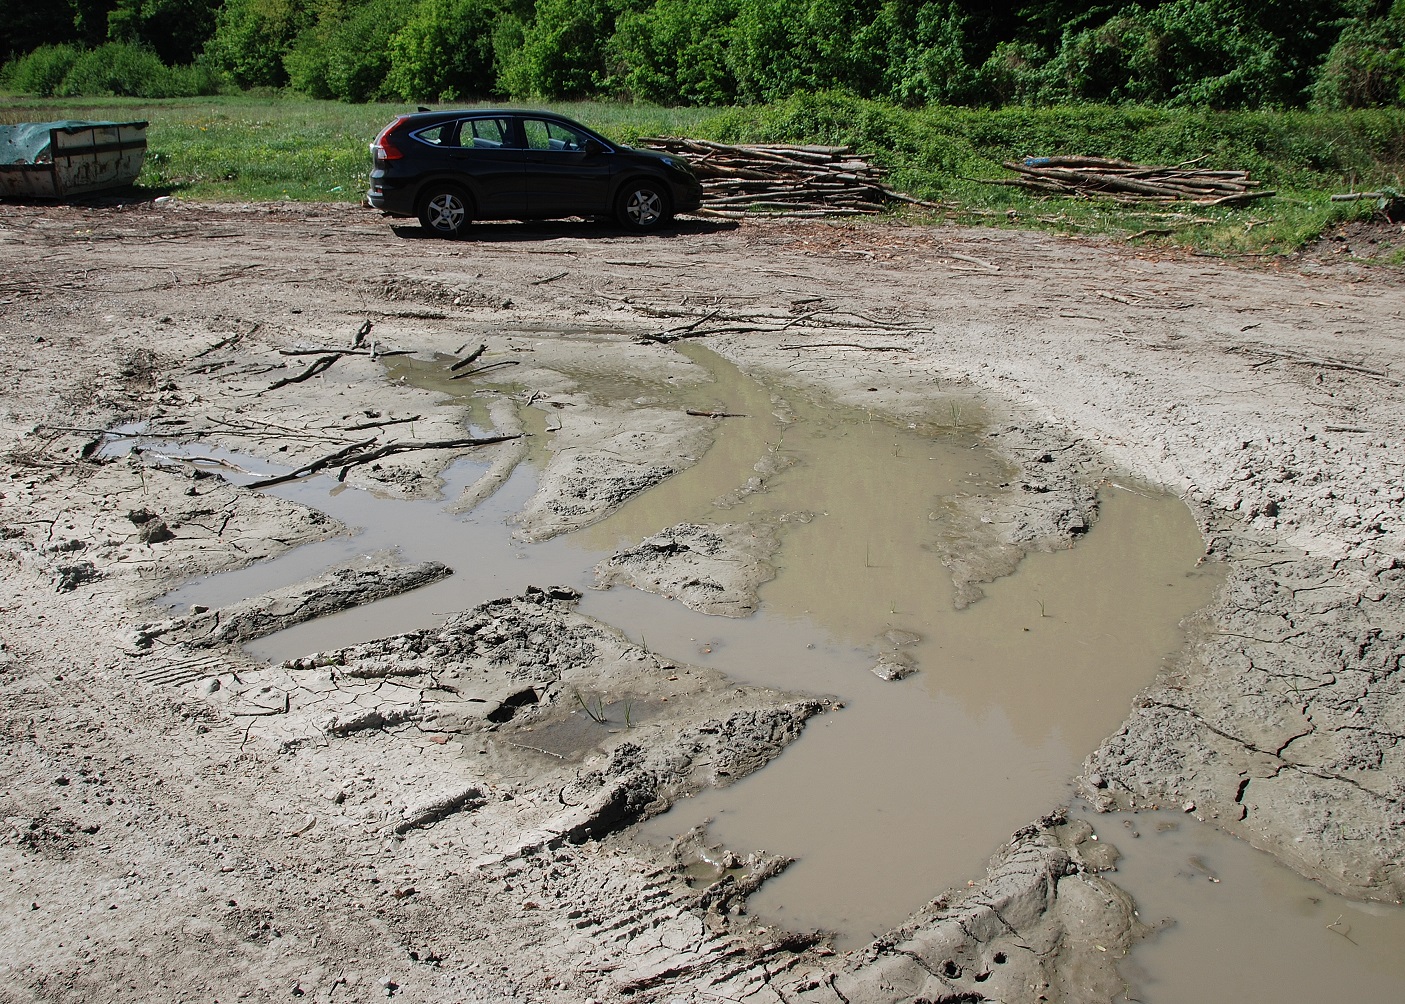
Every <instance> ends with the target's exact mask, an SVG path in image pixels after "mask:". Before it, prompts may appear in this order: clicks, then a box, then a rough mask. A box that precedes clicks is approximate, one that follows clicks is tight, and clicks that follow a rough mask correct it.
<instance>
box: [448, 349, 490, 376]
mask: <svg viewBox="0 0 1405 1004" xmlns="http://www.w3.org/2000/svg"><path fill="white" fill-rule="evenodd" d="M487 351H488V346H487V345H486V344H485V345H480V346H478V348H476V349H474V350H473V351H472V352H470V353H469V354H468V355H467V356H465V357H464V358H463V359H460V360H459V361H458V362H456V363H454V365H452V366H450V367H449V372H450V373H457V372H458V371H459V370H461V369H463V368H464V367H465V366H472V365H473V363H474V361H475V360H476V359H477V358H478V357H479V356H481V355H482V354H483V353H484V352H487Z"/></svg>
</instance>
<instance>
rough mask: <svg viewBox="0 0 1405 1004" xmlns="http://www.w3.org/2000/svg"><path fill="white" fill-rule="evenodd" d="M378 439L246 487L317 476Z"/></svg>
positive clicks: (283, 482) (367, 440)
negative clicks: (311, 475) (324, 469)
mask: <svg viewBox="0 0 1405 1004" xmlns="http://www.w3.org/2000/svg"><path fill="white" fill-rule="evenodd" d="M377 438H378V437H376V436H372V437H371V438H370V439H363V440H362V441H361V442H359V443H350V444H348V445H346V446H343V447H342V448H341V449H339V450H336V451H334V452H332V453H329V454H327V455H326V456H325V457H319V458H318V459H316V460H314V461H312V463H310V464H304V465H303V466H301V467H299V468H298V469H297V470H295V471H289V472H288V473H287V474H280V475H278V476H276V477H272V478H264V479H263V480H262V481H255V482H254V483H253V484H250V485H247V486H246V487H248V488H272V487H273V486H274V485H281V484H285V483H287V482H289V481H296V480H298V479H299V478H305V477H307V476H308V475H310V474H316V473H317V472H318V471H320V470H322V469H323V468H326V467H330V466H332V465H333V464H335V463H337V462H338V461H340V460H343V459H345V458H346V457H348V456H350V455H351V454H353V453H355V452H356V451H357V450H363V449H365V448H366V447H368V446H370V445H371V444H372V443H374V442H375V441H376V439H377Z"/></svg>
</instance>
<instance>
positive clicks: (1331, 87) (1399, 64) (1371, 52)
mask: <svg viewBox="0 0 1405 1004" xmlns="http://www.w3.org/2000/svg"><path fill="white" fill-rule="evenodd" d="M1402 6H1405V5H1402ZM1312 100H1313V104H1314V105H1315V106H1316V107H1319V108H1380V107H1383V106H1385V105H1394V104H1400V103H1401V102H1405V12H1402V14H1400V15H1398V16H1395V17H1389V18H1379V19H1376V20H1372V21H1360V20H1356V21H1351V22H1350V23H1348V24H1347V26H1346V27H1345V28H1344V29H1343V30H1342V33H1341V35H1340V36H1339V37H1338V38H1337V43H1336V45H1334V46H1332V51H1331V52H1330V53H1329V54H1328V56H1327V61H1326V62H1325V63H1324V64H1323V66H1322V69H1321V71H1320V72H1319V74H1318V77H1317V81H1316V82H1315V83H1314V84H1313V88H1312Z"/></svg>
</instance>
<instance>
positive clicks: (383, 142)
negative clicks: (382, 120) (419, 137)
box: [371, 115, 405, 160]
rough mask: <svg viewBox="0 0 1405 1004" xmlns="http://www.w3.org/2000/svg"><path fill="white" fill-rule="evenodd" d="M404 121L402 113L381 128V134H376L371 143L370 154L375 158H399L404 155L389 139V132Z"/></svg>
mask: <svg viewBox="0 0 1405 1004" xmlns="http://www.w3.org/2000/svg"><path fill="white" fill-rule="evenodd" d="M404 121H405V116H403V115H402V116H400V117H399V118H398V119H396V120H395V121H394V122H392V123H390V125H388V126H386V127H385V128H384V129H382V130H381V134H380V135H379V136H377V137H376V141H375V142H374V143H372V144H371V156H373V157H375V158H376V159H377V160H399V159H400V158H401V157H403V156H405V154H404V153H403V152H402V151H401V150H400V148H399V147H397V146H396V145H395V144H394V143H393V142H391V139H390V134H391V133H393V132H394V131H395V129H396V127H398V126H399V125H400V123H401V122H404Z"/></svg>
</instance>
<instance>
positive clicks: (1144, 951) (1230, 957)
mask: <svg viewBox="0 0 1405 1004" xmlns="http://www.w3.org/2000/svg"><path fill="white" fill-rule="evenodd" d="M1084 816H1085V818H1087V819H1088V821H1089V822H1090V823H1092V824H1094V826H1095V827H1096V828H1097V829H1098V831H1099V833H1100V834H1101V835H1102V837H1103V839H1105V840H1109V841H1111V842H1112V843H1113V844H1115V845H1116V846H1117V848H1118V850H1120V851H1121V852H1122V859H1121V860H1120V861H1119V862H1118V865H1117V872H1116V873H1115V874H1113V875H1110V876H1109V877H1110V878H1111V879H1112V880H1113V881H1115V882H1116V883H1117V884H1118V885H1120V886H1122V887H1123V888H1124V889H1126V890H1127V891H1128V892H1130V893H1131V894H1132V896H1133V897H1134V898H1135V899H1136V901H1137V906H1138V912H1139V913H1140V914H1141V918H1142V920H1144V921H1145V922H1146V923H1148V924H1150V925H1152V926H1153V927H1158V932H1157V933H1156V934H1154V935H1153V936H1152V937H1151V938H1149V939H1148V940H1147V941H1146V942H1145V943H1144V944H1142V945H1141V946H1139V947H1138V948H1136V949H1135V950H1134V951H1133V953H1132V956H1131V958H1130V959H1128V960H1126V961H1125V962H1123V964H1122V973H1123V975H1124V976H1125V977H1126V979H1127V981H1128V985H1129V986H1128V990H1127V992H1126V994H1125V996H1124V997H1123V999H1124V1000H1126V1001H1129V1002H1134V1001H1135V1002H1139V1004H1181V1002H1183V1001H1196V1002H1197V1004H1258V1002H1265V1004H1280V1002H1283V1001H1335V1000H1351V1001H1358V1000H1359V1001H1391V1000H1400V999H1401V996H1402V994H1403V993H1405V991H1402V988H1405V951H1402V948H1405V910H1401V909H1400V908H1398V907H1391V906H1386V905H1383V904H1379V903H1355V902H1352V901H1350V900H1346V899H1343V898H1342V897H1340V896H1332V895H1329V894H1327V893H1325V892H1324V891H1323V890H1322V887H1321V886H1319V885H1317V884H1316V883H1315V882H1312V881H1309V880H1308V879H1305V878H1303V877H1302V876H1301V875H1298V874H1297V873H1296V872H1293V871H1291V870H1289V869H1288V868H1286V867H1284V866H1283V865H1281V864H1279V863H1278V862H1277V861H1275V860H1274V859H1273V858H1272V857H1270V856H1269V855H1267V854H1265V853H1263V852H1262V851H1257V850H1255V849H1254V848H1252V847H1250V846H1249V845H1248V844H1246V843H1244V842H1243V841H1241V840H1237V839H1235V838H1234V837H1231V836H1229V835H1228V834H1226V833H1223V832H1221V831H1219V830H1216V829H1213V828H1212V827H1210V826H1207V825H1205V824H1203V823H1200V822H1198V821H1197V820H1195V819H1193V818H1191V817H1188V816H1184V815H1181V814H1179V813H1172V812H1148V813H1138V814H1136V815H1134V816H1128V815H1124V814H1120V813H1119V814H1116V815H1111V816H1099V815H1097V814H1095V813H1092V812H1085V813H1084ZM1133 833H1136V834H1138V836H1136V837H1133V836H1132V834H1133ZM1161 925H1165V926H1164V927H1162V926H1161Z"/></svg>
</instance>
